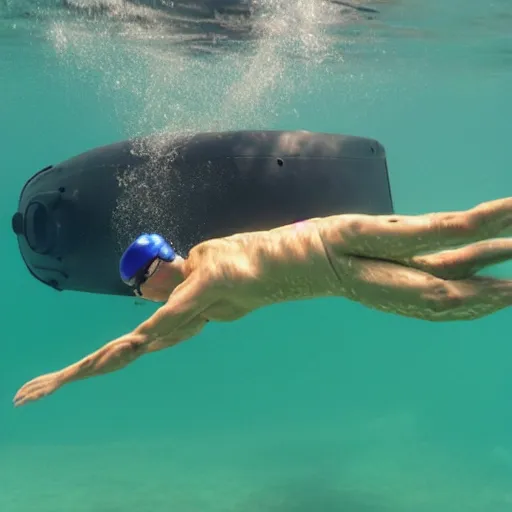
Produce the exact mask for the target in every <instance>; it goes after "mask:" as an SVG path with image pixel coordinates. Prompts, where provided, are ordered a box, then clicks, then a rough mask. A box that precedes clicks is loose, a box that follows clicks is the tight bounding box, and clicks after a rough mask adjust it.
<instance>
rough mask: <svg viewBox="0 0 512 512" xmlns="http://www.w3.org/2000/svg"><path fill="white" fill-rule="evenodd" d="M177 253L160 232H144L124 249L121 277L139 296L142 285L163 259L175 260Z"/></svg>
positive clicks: (120, 266)
mask: <svg viewBox="0 0 512 512" xmlns="http://www.w3.org/2000/svg"><path fill="white" fill-rule="evenodd" d="M175 258H176V253H175V252H174V249H173V248H172V247H171V245H170V244H169V243H168V242H167V241H166V240H165V239H164V238H163V237H162V236H160V235H158V234H143V235H140V236H139V237H137V239H136V240H135V241H134V242H133V243H132V244H130V246H129V247H128V248H127V249H126V250H125V251H124V253H123V255H122V256H121V260H120V262H119V273H120V275H121V279H122V280H123V282H124V283H125V284H127V285H128V286H129V287H130V288H131V289H132V290H133V291H134V293H135V295H138V296H139V297H141V296H142V292H141V291H140V287H141V286H142V285H143V284H144V283H145V282H146V281H147V280H148V279H149V278H150V277H151V276H152V275H153V274H154V273H155V272H156V271H157V270H158V267H159V266H160V264H161V263H162V261H169V262H170V261H174V259H175Z"/></svg>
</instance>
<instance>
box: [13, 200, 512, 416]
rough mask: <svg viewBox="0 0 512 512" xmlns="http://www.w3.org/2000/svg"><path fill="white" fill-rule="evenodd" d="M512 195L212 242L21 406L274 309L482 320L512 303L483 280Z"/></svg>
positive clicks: (494, 283)
mask: <svg viewBox="0 0 512 512" xmlns="http://www.w3.org/2000/svg"><path fill="white" fill-rule="evenodd" d="M511 232H512V197H511V198H505V199H499V200H495V201H489V202H486V203H481V204H479V205H477V206H475V207H474V208H472V209H470V210H467V211H460V212H447V213H432V214H426V215H418V216H398V215H392V216H369V215H337V216H332V217H327V218H318V219H310V220H308V221H304V222H300V223H297V224H292V225H288V226H283V227H280V228H277V229H273V230H270V231H264V232H253V233H243V234H238V235H234V236H231V237H227V238H222V239H214V240H209V241H206V242H204V243H201V244H199V245H197V246H196V247H194V248H193V249H192V250H191V251H190V254H189V257H188V258H187V259H186V260H184V259H182V258H177V259H176V260H175V261H173V262H172V263H162V264H161V265H160V267H159V270H158V271H157V272H156V273H155V274H154V275H153V276H152V277H151V278H150V279H149V280H148V281H147V282H146V283H145V284H144V285H143V286H142V293H143V295H144V297H145V298H147V299H149V300H153V301H156V302H163V303H164V304H163V305H162V306H161V307H160V308H159V309H158V310H157V311H156V313H155V314H154V315H152V316H151V317H150V318H149V319H147V320H146V321H145V322H143V323H142V324H140V325H139V326H137V327H136V328H135V329H134V330H133V331H132V332H130V333H128V334H125V335H124V336H121V337H120V338H118V339H116V340H114V341H111V342H110V343H108V344H106V345H105V346H103V347H102V348H100V349H99V350H97V351H96V352H94V353H92V354H90V355H88V356H87V357H85V358H83V359H82V360H80V361H78V362H76V363H74V364H72V365H70V366H68V367H66V368H64V369H62V370H59V371H56V372H53V373H50V374H46V375H43V376H41V377H38V378H36V379H34V380H32V381H30V382H28V383H27V384H25V385H24V386H23V387H22V388H21V389H20V390H19V391H18V393H17V394H16V396H15V398H14V404H15V405H16V406H20V405H24V404H26V403H28V402H32V401H34V400H38V399H40V398H42V397H44V396H47V395H49V394H51V393H53V392H54V391H56V390H57V389H59V388H60V387H62V386H63V385H65V384H69V383H70V382H74V381H77V380H81V379H86V378H89V377H94V376H97V375H102V374H105V373H109V372H113V371H116V370H119V369H121V368H123V367H125V366H126V365H128V364H129V363H131V362H133V361H135V360H136V359H138V358H139V357H140V356H142V355H143V354H147V353H150V352H155V351H158V350H162V349H165V348H168V347H171V346H173V345H175V344H177V343H179V342H181V341H184V340H186V339H189V338H191V337H192V336H195V335H196V334H198V333H199V332H200V331H201V330H202V328H203V327H204V325H205V324H206V323H207V322H208V321H218V322H231V321H234V320H237V319H239V318H241V317H243V316H245V315H247V314H248V313H250V312H252V311H254V310H256V309H258V308H261V307H264V306H268V305H271V304H275V303H278V302H284V301H294V300H302V299H311V298H315V297H328V296H336V297H345V298H347V299H350V300H353V301H357V302H360V303H362V304H365V305H366V306H368V307H370V308H374V309H378V310H381V311H387V312H390V313H394V314H398V315H402V316H407V317H413V318H417V319H421V320H427V321H434V322H437V321H445V322H447V321H456V320H475V319H478V318H481V317H484V316H487V315H490V314H492V313H495V312H497V311H499V310H501V309H503V308H506V307H508V306H510V305H511V304H512V280H500V279H493V278H486V277H479V276H475V274H476V273H477V272H478V271H479V270H481V269H483V268H485V267H487V266H489V265H494V264H497V263H502V262H505V261H507V260H509V259H512V239H507V238H504V237H506V236H507V235H508V234H510V233H511Z"/></svg>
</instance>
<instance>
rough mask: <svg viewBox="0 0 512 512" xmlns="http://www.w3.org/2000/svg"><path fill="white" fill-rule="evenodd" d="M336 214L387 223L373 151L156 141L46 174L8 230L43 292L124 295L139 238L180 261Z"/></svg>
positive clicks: (213, 140)
mask: <svg viewBox="0 0 512 512" xmlns="http://www.w3.org/2000/svg"><path fill="white" fill-rule="evenodd" d="M341 213H367V214H390V213H393V202H392V196H391V189H390V183H389V176H388V170H387V163H386V154H385V150H384V147H383V146H382V145H381V144H380V143H379V142H377V141H376V140H373V139H367V138H362V137H354V136H344V135H334V134H324V133H311V132H304V131H291V132H290V131H238V132H221V133H199V134H197V133H196V134H158V135H153V136H149V137H144V138H138V139H132V140H127V141H122V142H118V143H114V144H111V145H107V146H103V147H99V148H96V149H93V150H90V151H87V152H85V153H83V154H81V155H78V156H76V157H73V158H71V159H69V160H66V161H64V162H62V163H59V164H57V165H54V166H49V167H47V168H45V169H43V170H42V171H40V172H39V173H37V174H36V175H34V176H33V177H32V178H31V179H30V180H29V181H28V182H27V183H26V184H25V187H24V188H23V190H22V192H21V195H20V200H19V206H18V211H17V212H16V214H15V215H14V216H13V221H12V224H13V230H14V232H15V233H16V235H17V237H18V243H19V249H20V254H21V256H22V257H23V259H24V261H25V264H26V265H27V268H28V269H29V271H30V272H31V273H32V275H33V276H34V277H35V278H37V279H38V280H40V281H41V282H43V283H45V284H47V285H49V286H51V287H53V288H55V289H57V290H75V291H82V292H90V293H100V294H112V295H131V290H130V289H129V288H128V287H127V286H125V285H124V283H123V282H122V281H121V279H120V276H119V258H120V257H121V255H122V253H123V251H124V249H125V248H126V246H127V245H129V244H130V243H131V242H132V241H133V239H134V238H135V237H137V236H138V235H140V234H141V233H144V232H156V233H159V234H161V235H162V236H164V237H165V238H167V239H168V240H169V241H170V242H171V243H172V245H173V246H174V248H175V250H176V251H177V252H178V253H179V254H180V255H182V256H184V257H186V255H187V253H188V251H189V250H190V249H191V248H192V247H193V246H194V245H196V244H197V243H200V242H202V241H204V240H207V239H211V238H216V237H222V236H228V235H231V234H234V233H239V232H244V231H254V230H265V229H271V228H275V227H277V226H281V225H285V224H289V223H292V222H296V221H299V220H304V219H308V218H312V217H322V216H328V215H334V214H341Z"/></svg>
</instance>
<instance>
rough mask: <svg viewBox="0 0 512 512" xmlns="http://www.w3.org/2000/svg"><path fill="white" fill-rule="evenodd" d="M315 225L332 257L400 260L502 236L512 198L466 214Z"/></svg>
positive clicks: (510, 221)
mask: <svg viewBox="0 0 512 512" xmlns="http://www.w3.org/2000/svg"><path fill="white" fill-rule="evenodd" d="M316 222H317V225H318V229H319V231H320V234H321V236H322V240H323V241H324V244H325V245H326V248H327V249H328V250H329V252H331V253H332V254H331V256H332V257H339V256H341V255H343V254H351V255H356V256H363V257H366V258H379V259H384V260H391V261H403V260H404V259H406V258H412V257H414V256H418V255H420V254H422V253H429V252H430V253H431V252H434V251H439V250H443V249H449V248H453V247H456V246H460V245H466V244H470V243H472V242H478V241H480V240H484V239H488V238H496V237H499V236H503V235H505V234H506V232H507V229H510V228H511V227H512V197H509V198H505V199H498V200H495V201H489V202H486V203H481V204H479V205H477V206H475V207H474V208H471V209H469V210H466V211H457V212H443V213H430V214H425V215H417V216H406V215H403V216H400V215H352V214H349V215H338V216H333V217H327V218H326V219H319V220H317V221H316Z"/></svg>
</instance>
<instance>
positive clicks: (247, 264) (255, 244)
mask: <svg viewBox="0 0 512 512" xmlns="http://www.w3.org/2000/svg"><path fill="white" fill-rule="evenodd" d="M319 223H321V221H320V219H312V220H308V221H304V222H298V223H295V224H290V225H286V226H282V227H279V228H276V229H272V230H270V231H255V232H249V233H239V234H236V235H232V236H229V237H225V238H219V239H212V240H208V241H206V242H203V243H201V244H199V245H198V246H196V247H195V248H194V249H193V250H192V251H191V253H190V258H191V264H194V263H195V265H196V266H199V265H200V266H201V267H202V268H204V267H205V266H206V267H207V268H208V272H209V273H211V275H212V278H213V279H214V280H215V281H217V282H218V283H219V284H221V285H222V284H223V283H224V284H228V285H229V286H234V285H235V284H236V290H244V291H243V292H242V293H248V294H250V295H254V296H259V297H265V298H266V299H267V300H268V301H269V302H270V301H271V300H272V301H274V302H275V301H276V300H278V301H279V300H291V299H299V298H303V297H304V298H305V297H314V296H317V295H325V294H326V293H327V294H329V293H332V294H337V293H338V292H339V282H338V281H337V278H336V274H335V273H334V271H333V269H332V267H331V264H330V261H329V258H328V257H327V255H326V251H325V248H324V245H323V242H322V239H321V237H320V233H319V229H318V225H319ZM276 284H277V286H276ZM240 285H244V288H239V287H240ZM276 289H277V290H278V291H277V292H276ZM237 293H238V292H237ZM276 293H277V295H278V296H277V295H276Z"/></svg>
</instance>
